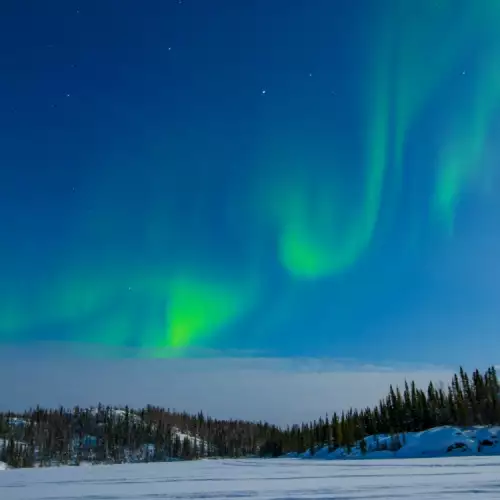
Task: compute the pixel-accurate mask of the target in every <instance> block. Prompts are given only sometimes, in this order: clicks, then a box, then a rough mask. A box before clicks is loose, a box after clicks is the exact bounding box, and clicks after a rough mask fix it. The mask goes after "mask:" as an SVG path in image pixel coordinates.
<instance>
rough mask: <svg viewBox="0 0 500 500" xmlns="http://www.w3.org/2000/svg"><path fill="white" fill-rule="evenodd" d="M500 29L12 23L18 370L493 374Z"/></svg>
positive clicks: (346, 17)
mask: <svg viewBox="0 0 500 500" xmlns="http://www.w3.org/2000/svg"><path fill="white" fill-rule="evenodd" d="M499 22H500V8H499V7H498V3H497V2H496V1H495V0H491V1H488V0H477V1H476V2H469V1H465V0H455V1H453V2H452V1H447V0H442V1H440V2H435V1H430V0H429V1H423V0H420V1H416V0H415V1H411V0H408V1H397V0H356V1H352V0H335V1H334V0H295V1H291V0H238V1H235V0H211V1H208V0H161V1H160V0H158V1H154V0H151V1H149V2H143V3H141V4H140V5H139V3H138V2H133V1H129V0H121V1H119V0H102V1H81V2H74V1H72V0H65V1H56V0H54V1H50V2H37V1H34V0H33V1H28V0H26V1H14V0H12V1H4V2H2V4H1V6H0V61H1V67H2V76H1V78H0V161H1V169H0V223H1V227H2V229H3V234H4V236H3V239H2V246H1V248H0V276H1V277H2V279H1V289H0V342H1V343H0V351H2V350H3V351H4V353H5V354H6V355H5V356H3V357H4V358H5V359H4V361H5V363H4V366H7V364H8V363H9V362H10V363H17V365H16V366H18V367H19V366H21V363H22V362H24V361H26V357H27V356H28V357H29V356H30V355H32V354H35V355H36V357H38V358H39V359H40V358H43V359H47V360H48V359H49V358H50V359H51V361H50V363H49V362H48V361H47V363H48V364H50V366H52V368H53V369H54V370H56V368H54V366H56V365H54V363H56V364H57V359H58V358H59V357H61V356H62V355H63V354H64V356H65V357H67V356H71V355H73V354H77V355H80V354H83V357H84V358H86V359H87V365H86V366H87V367H91V366H92V363H98V361H97V360H96V359H95V358H96V356H95V354H96V353H97V354H99V355H100V357H101V358H102V357H106V356H109V357H110V359H111V358H113V359H114V360H115V362H117V363H118V361H120V363H123V362H124V358H128V359H130V358H134V359H133V360H131V361H130V362H132V361H133V362H134V363H138V362H139V361H141V360H142V361H145V360H148V359H149V360H150V361H151V362H152V360H151V359H150V358H160V359H161V360H162V362H163V363H169V362H171V363H174V360H173V359H171V358H178V357H182V358H190V359H191V360H192V359H194V358H198V357H200V356H201V357H202V358H205V361H204V362H207V360H206V357H207V356H208V357H209V358H211V357H216V358H217V359H221V358H231V359H233V358H235V359H241V358H252V359H261V360H262V359H263V358H271V359H277V358H280V359H282V360H283V359H296V358H307V359H318V358H322V359H323V358H328V359H344V360H345V359H350V360H353V361H352V363H355V364H356V365H357V364H363V365H372V364H373V365H376V364H378V363H382V362H386V361H387V362H390V363H392V362H398V363H412V364H415V365H421V366H423V365H433V366H436V365H446V366H456V365H457V364H460V363H461V364H464V365H466V366H467V365H479V366H483V365H485V364H490V363H494V362H495V361H496V360H495V359H491V353H492V352H494V351H495V350H496V349H498V348H499V347H500V335H499V334H498V330H499V326H500V307H499V306H500V298H499V297H500V279H499V278H500V266H498V255H500V253H499V252H500V232H499V229H498V228H499V227H500V201H499V200H500V198H499V197H498V195H499V194H500V179H499V177H498V167H499V165H498V162H499V153H500V146H498V144H499V142H498V140H497V137H498V135H499V133H500V119H499V118H500V113H499V111H500V71H499V69H498V63H497V61H498V56H499V55H500V37H499V36H498V35H497V28H496V27H497V26H498V23H499ZM443 33H446V37H444V36H443ZM55 353H57V355H55ZM0 355H1V354H0ZM23 360H24V361H23ZM155 362H159V360H158V359H156V360H155ZM175 362H178V360H177V361H175ZM200 362H201V361H200ZM244 362H246V361H244V360H242V363H244ZM23 366H24V365H23ZM47 366H48V365H47ZM120 366H122V365H120ZM155 366H156V365H155ZM165 366H166V365H165ZM88 369H89V370H90V369H91V368H88ZM207 370H208V371H210V370H211V368H210V367H209V368H207ZM110 391H111V389H110ZM104 396H105V394H104ZM30 397H31V396H29V397H28V396H26V399H25V400H23V404H28V403H32V401H31V400H30V399H29V398H30ZM13 404H17V403H16V401H14V402H13ZM228 411H230V410H228Z"/></svg>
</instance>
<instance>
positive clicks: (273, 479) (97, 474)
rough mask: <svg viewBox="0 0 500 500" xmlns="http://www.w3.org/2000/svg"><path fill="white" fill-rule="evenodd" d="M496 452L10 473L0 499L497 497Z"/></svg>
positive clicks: (0, 480)
mask: <svg viewBox="0 0 500 500" xmlns="http://www.w3.org/2000/svg"><path fill="white" fill-rule="evenodd" d="M499 470H500V457H491V456H490V457H448V458H438V459H436V458H431V459H406V460H364V461H338V460H335V461H305V460H293V459H286V458H285V459H267V460H266V459H240V460H199V461H196V462H174V463H172V462H171V463H157V464H137V465H131V464H125V465H113V466H94V467H55V468H49V469H24V470H12V469H11V470H7V471H5V472H4V473H2V474H0V498H1V499H2V500H49V499H50V500H59V499H61V500H62V499H64V500H80V499H87V500H143V499H144V500H147V499H150V500H151V499H176V500H182V499H185V500H188V499H189V500H195V499H224V500H229V499H239V500H241V499H245V498H252V499H259V500H263V499H264V500H285V499H289V500H290V499H291V500H293V499H295V500H313V499H332V500H351V499H356V500H361V499H365V500H368V499H384V500H385V499H389V498H390V499H391V500H397V499H406V500H411V499H415V500H417V499H418V500H431V499H433V500H451V499H465V498H467V499H468V498H475V499H488V500H492V499H495V498H500V479H499V475H498V471H499Z"/></svg>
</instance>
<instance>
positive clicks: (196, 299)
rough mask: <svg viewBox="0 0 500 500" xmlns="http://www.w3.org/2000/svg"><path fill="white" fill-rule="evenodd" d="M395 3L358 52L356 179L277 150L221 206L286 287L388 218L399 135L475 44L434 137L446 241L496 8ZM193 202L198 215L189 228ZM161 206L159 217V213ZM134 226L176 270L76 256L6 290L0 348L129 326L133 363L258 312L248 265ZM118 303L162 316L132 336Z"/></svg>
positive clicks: (110, 334)
mask: <svg viewBox="0 0 500 500" xmlns="http://www.w3.org/2000/svg"><path fill="white" fill-rule="evenodd" d="M390 3H391V2H390ZM391 5H392V3H391ZM397 5H398V8H396V9H394V8H390V7H389V8H388V9H381V10H383V12H381V13H380V15H381V17H380V20H379V23H378V24H377V28H376V29H375V30H374V31H373V33H371V34H370V35H369V36H371V38H372V43H371V44H370V46H371V47H374V49H373V50H370V51H369V52H370V53H369V54H367V58H368V60H369V61H371V62H370V63H367V65H366V72H365V74H366V81H367V82H368V84H367V88H366V95H364V96H361V100H362V102H364V111H365V116H364V117H363V118H364V119H363V123H365V124H366V128H365V130H364V131H363V132H364V135H363V141H364V144H365V147H364V153H363V154H364V156H363V167H364V171H363V172H364V173H363V181H362V182H361V183H360V184H359V185H357V186H350V185H348V183H347V182H346V181H345V180H343V178H342V176H341V172H342V169H345V168H347V167H348V165H346V164H345V162H346V160H345V159H343V160H342V161H340V158H344V156H343V155H344V152H343V151H342V148H341V143H340V141H338V140H337V142H335V138H332V139H333V141H332V142H333V144H334V146H333V149H335V147H337V148H339V149H338V151H335V150H334V151H332V152H331V156H333V157H337V158H338V160H333V161H332V163H333V164H332V165H331V168H330V169H329V173H328V175H327V176H326V177H320V176H316V177H315V176H312V175H310V174H309V173H308V172H309V170H310V165H308V164H307V161H305V160H304V161H303V162H301V161H300V160H299V161H298V160H297V159H296V158H294V159H293V160H292V159H290V157H291V154H290V152H287V151H281V152H280V153H279V155H278V162H279V163H281V165H282V167H281V168H274V166H273V168H268V169H266V170H265V169H264V168H262V169H260V170H259V169H256V171H257V172H258V179H257V180H256V182H254V183H249V189H253V190H254V192H252V193H250V195H249V199H250V200H251V201H250V202H249V205H250V207H241V206H240V207H236V206H232V207H231V211H232V212H233V215H232V217H233V218H234V212H235V211H237V210H238V209H239V210H248V208H250V211H251V212H252V213H253V214H254V215H255V218H254V219H255V220H254V221H256V229H255V230H254V231H251V230H249V234H251V239H252V241H250V240H249V241H248V245H249V246H250V245H255V241H253V239H255V238H258V235H259V234H260V235H264V234H268V230H269V229H271V231H272V233H273V234H274V238H275V241H276V251H277V255H278V259H279V262H280V264H281V266H282V268H283V269H284V270H285V271H286V273H287V275H288V276H289V278H290V280H291V281H292V282H293V283H295V282H301V281H311V280H316V279H321V278H325V277H332V276H336V275H338V274H340V273H342V272H344V271H346V270H349V269H351V268H352V267H353V266H354V265H355V264H356V263H357V262H358V261H359V260H360V259H361V258H362V256H363V255H364V254H365V253H366V252H367V250H368V249H369V247H370V245H371V243H372V241H373V238H374V235H375V234H376V231H377V229H378V224H379V223H380V211H381V206H382V201H383V200H386V199H389V200H390V203H389V205H390V206H391V208H392V209H393V210H396V208H397V203H398V199H399V196H400V192H401V190H402V185H403V178H404V168H403V167H404V163H405V162H404V154H405V147H406V144H407V142H408V138H409V137H410V136H411V133H412V127H413V126H414V125H415V122H416V121H417V120H418V119H419V118H420V117H421V115H422V113H424V111H425V110H426V107H427V106H430V105H432V104H431V102H432V98H433V97H434V95H435V93H436V92H438V91H439V89H441V88H442V86H443V85H445V84H446V82H447V81H448V80H449V79H450V78H460V76H461V73H462V71H461V69H460V63H461V58H462V55H463V53H464V50H465V49H466V48H467V47H470V46H473V45H474V46H476V45H477V44H478V43H479V46H480V47H479V48H480V49H481V50H482V53H483V54H485V55H483V56H482V57H481V58H480V59H479V62H478V64H477V67H475V68H474V71H472V72H470V74H469V73H468V74H467V78H470V79H471V80H472V81H473V82H474V83H473V90H472V94H471V95H470V96H466V97H465V98H463V99H461V100H460V102H459V103H457V110H456V113H455V114H454V116H453V117H451V118H453V120H452V121H451V122H450V123H448V124H447V126H446V127H447V128H446V130H445V131H444V133H443V135H444V137H445V142H444V143H443V144H442V147H441V149H440V151H439V155H438V164H437V166H436V169H435V179H434V189H433V195H432V196H431V197H430V200H429V203H430V207H429V214H430V215H431V217H432V221H431V222H437V223H439V224H442V225H443V227H444V228H445V229H446V230H448V231H450V232H451V231H452V230H453V225H454V220H455V215H456V212H457V209H458V206H459V201H460V198H461V196H462V194H463V193H464V192H465V191H467V189H468V187H469V185H470V183H471V182H473V181H474V179H475V176H477V175H480V173H481V168H482V164H483V162H482V159H483V153H484V150H485V145H486V143H487V142H488V139H489V132H490V129H491V125H492V122H493V121H494V119H495V116H496V111H498V108H499V105H500V70H499V69H498V64H497V61H498V60H499V56H500V44H499V43H498V42H495V41H494V40H495V36H494V35H495V32H496V30H497V26H499V25H500V2H496V1H494V0H491V1H487V0H484V1H480V0H478V1H476V2H464V6H465V7H464V15H463V16H462V18H463V22H461V23H460V22H458V23H449V22H448V20H449V19H451V18H455V17H456V16H452V14H453V12H454V9H456V2H453V1H451V0H449V1H444V0H442V1H440V2H419V1H414V2H413V1H401V2H398V3H397ZM424 26H425V27H424ZM444 33H446V35H444ZM367 36H368V35H367ZM485 47H486V49H487V50H484V49H485ZM335 144H336V146H335ZM337 153H338V154H337ZM268 166H269V165H268ZM387 197H388V198H387ZM353 200H355V201H354V202H353ZM124 203H126V200H124ZM202 205H203V204H201V207H200V211H199V212H198V213H197V217H198V218H199V220H198V223H199V224H201V225H203V206H202ZM157 208H158V207H157ZM162 208H166V209H167V211H168V208H169V207H168V206H166V207H162ZM158 210H159V208H158ZM161 211H162V212H164V210H161ZM118 218H119V215H118ZM113 220H115V218H113ZM108 222H109V223H110V224H111V222H110V221H108ZM147 224H148V227H147V228H146V231H147V240H148V242H147V243H146V245H153V244H154V240H155V238H156V239H158V238H160V239H162V238H163V236H162V235H163V234H165V235H166V236H165V239H166V240H168V241H169V242H170V243H172V246H174V247H175V246H176V245H177V247H178V248H176V249H175V251H174V252H173V259H174V260H176V259H177V262H175V265H174V264H172V265H171V266H170V267H168V268H161V267H159V266H156V265H154V264H153V265H151V266H150V267H148V266H146V265H144V263H142V264H141V263H136V264H134V265H132V266H129V267H130V269H129V270H128V272H127V276H126V278H125V277H124V273H123V269H124V266H126V265H127V264H124V263H120V262H116V261H115V260H114V259H113V255H112V252H110V256H107V258H102V259H100V260H99V262H100V265H97V266H94V265H93V266H89V265H88V264H87V265H85V264H83V262H85V258H84V256H81V257H79V258H75V259H73V260H72V261H71V262H69V263H66V264H65V265H63V266H62V267H61V270H60V272H58V273H56V274H55V275H54V276H55V277H54V278H53V279H52V280H49V282H48V283H45V284H44V288H43V289H41V285H40V286H38V287H37V286H36V285H35V284H33V286H32V289H31V291H30V294H29V296H30V300H28V301H26V300H25V293H24V292H23V289H22V287H17V291H16V287H14V288H11V290H13V291H12V292H11V293H10V295H9V296H8V297H7V298H4V300H2V302H1V305H0V318H1V321H0V340H12V339H15V338H16V337H17V336H19V335H21V334H22V333H23V332H24V331H26V330H28V329H32V328H50V327H51V326H53V325H59V326H61V327H64V326H68V325H71V324H74V323H79V324H82V325H87V326H82V329H81V335H80V338H79V339H73V340H75V341H76V340H81V341H87V342H95V343H101V344H107V345H110V346H113V345H114V346H121V345H124V344H125V343H126V342H127V340H128V339H130V338H131V337H133V336H134V335H136V336H137V329H138V328H140V329H141V334H140V337H141V346H140V348H141V349H142V352H143V353H144V355H145V356H165V357H168V356H176V355H183V354H188V353H189V349H190V348H193V347H199V346H200V345H203V343H204V341H205V340H210V339H211V338H214V337H215V336H216V335H217V334H219V333H221V332H222V331H224V330H225V329H227V328H229V327H230V326H231V325H233V324H235V323H236V322H237V321H238V320H240V319H241V318H243V317H245V315H248V314H250V313H251V311H252V310H253V309H254V307H256V305H257V304H258V303H259V299H260V297H261V290H262V289H263V287H264V285H265V281H266V277H265V274H264V273H260V272H258V269H259V266H258V265H257V264H256V261H258V259H255V261H251V259H248V260H249V262H248V263H247V265H246V268H245V269H244V272H243V273H242V274H241V273H240V274H236V275H235V274H234V273H231V272H230V270H229V269H227V268H226V267H225V266H224V265H223V263H221V262H211V260H213V259H212V257H213V255H212V253H211V252H204V249H203V246H204V241H203V239H200V241H196V235H194V236H192V238H191V240H190V241H189V242H188V243H186V242H183V243H175V242H176V240H175V235H174V233H175V227H174V226H173V224H171V223H169V222H168V221H165V220H163V219H162V220H154V221H153V222H151V220H149V221H148V223H147ZM160 226H162V228H161V230H159V229H158V228H159V227H160ZM261 226H262V227H261ZM106 227H109V225H107V224H106V222H105V221H104V222H103V221H100V222H99V221H97V220H95V218H92V217H89V218H88V220H87V222H86V229H85V231H86V232H88V233H89V234H94V233H96V232H97V233H99V234H100V235H101V236H100V237H102V238H105V232H106ZM159 233H161V234H159ZM194 233H195V231H194ZM85 234H86V233H85ZM162 241H163V240H162ZM187 244H189V245H191V246H195V247H196V248H197V250H198V249H199V251H200V256H197V257H196V258H195V257H194V256H193V255H192V251H191V252H190V254H191V259H190V258H187V259H186V258H185V257H183V258H182V259H181V258H179V256H180V255H182V254H183V247H184V246H186V245H187ZM258 246H259V245H256V247H258ZM197 250H196V251H197ZM80 261H82V262H80ZM200 262H201V263H202V264H203V265H200ZM244 267H245V266H244ZM208 269H210V272H206V271H207V270H208ZM217 271H218V272H217ZM293 286H295V285H293ZM123 296H125V297H132V298H131V299H130V300H133V297H141V298H142V299H143V300H145V301H146V302H147V301H149V300H151V301H154V302H157V303H159V304H160V305H161V308H162V309H163V312H162V314H159V315H158V316H155V317H149V318H148V319H144V318H143V321H142V322H141V323H140V325H137V324H136V323H134V321H131V319H130V317H129V316H128V315H127V314H124V313H123V311H119V310H115V309H113V304H115V303H116V301H117V300H118V298H120V297H123ZM96 317H97V318H98V319H95V320H94V319H93V318H96Z"/></svg>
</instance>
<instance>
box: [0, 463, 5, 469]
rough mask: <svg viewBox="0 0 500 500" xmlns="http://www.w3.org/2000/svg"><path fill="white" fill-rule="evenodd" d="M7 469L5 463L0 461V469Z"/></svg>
mask: <svg viewBox="0 0 500 500" xmlns="http://www.w3.org/2000/svg"><path fill="white" fill-rule="evenodd" d="M6 469H7V464H6V463H4V462H0V470H6Z"/></svg>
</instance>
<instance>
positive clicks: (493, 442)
mask: <svg viewBox="0 0 500 500" xmlns="http://www.w3.org/2000/svg"><path fill="white" fill-rule="evenodd" d="M499 436H500V427H498V426H489V427H487V426H473V427H467V428H460V427H453V426H443V427H434V428H433V429H428V430H426V431H421V432H408V433H405V434H399V435H395V436H387V435H378V436H368V437H366V438H365V439H364V441H365V452H364V453H363V447H362V446H361V442H358V443H356V445H355V446H353V447H352V449H351V450H348V449H346V448H343V447H341V448H337V449H335V450H333V451H332V450H329V448H328V446H323V447H319V448H317V449H316V450H315V451H314V453H311V450H310V449H309V450H307V451H305V452H304V453H287V454H285V455H284V457H286V458H295V459H304V460H367V459H377V460H379V459H406V458H439V457H449V456H469V457H471V456H495V455H500V445H499ZM397 448H399V449H397Z"/></svg>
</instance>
